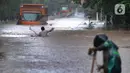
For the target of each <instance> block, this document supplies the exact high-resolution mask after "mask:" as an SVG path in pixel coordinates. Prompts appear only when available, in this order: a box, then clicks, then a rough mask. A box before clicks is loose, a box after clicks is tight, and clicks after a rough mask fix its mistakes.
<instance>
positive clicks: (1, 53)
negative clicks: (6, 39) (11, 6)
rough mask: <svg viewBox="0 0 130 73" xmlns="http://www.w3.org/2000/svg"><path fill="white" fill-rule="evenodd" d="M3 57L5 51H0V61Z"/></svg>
mask: <svg viewBox="0 0 130 73" xmlns="http://www.w3.org/2000/svg"><path fill="white" fill-rule="evenodd" d="M4 59H5V53H4V52H0V61H1V60H4Z"/></svg>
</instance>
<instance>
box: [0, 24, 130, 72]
mask: <svg viewBox="0 0 130 73" xmlns="http://www.w3.org/2000/svg"><path fill="white" fill-rule="evenodd" d="M39 27H40V26H34V30H35V31H36V32H39V31H40V28H39ZM102 32H103V33H106V34H107V35H108V36H109V37H110V39H112V40H113V41H115V42H116V44H117V45H119V47H120V50H119V51H120V53H121V58H122V70H123V71H122V73H127V72H129V71H130V56H129V55H130V53H129V52H130V46H129V45H130V38H129V37H130V33H129V32H122V31H113V32H111V31H109V32H108V31H90V30H89V31H87V30H82V31H78V30H76V31H70V30H69V31H67V30H66V31H64V30H55V31H54V32H52V34H50V36H49V37H45V38H42V37H31V36H30V35H34V33H33V32H32V31H30V30H29V26H20V25H4V26H3V25H1V27H0V41H1V42H0V73H90V69H91V62H92V58H91V57H90V56H88V55H87V52H88V48H89V47H91V46H92V39H93V38H94V36H95V35H96V34H97V33H102ZM94 73H96V72H94Z"/></svg>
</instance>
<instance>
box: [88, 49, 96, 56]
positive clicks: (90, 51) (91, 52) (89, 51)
mask: <svg viewBox="0 0 130 73" xmlns="http://www.w3.org/2000/svg"><path fill="white" fill-rule="evenodd" d="M95 51H96V48H89V50H88V55H91V54H93V53H94V52H95Z"/></svg>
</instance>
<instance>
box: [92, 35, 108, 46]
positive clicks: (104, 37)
mask: <svg viewBox="0 0 130 73" xmlns="http://www.w3.org/2000/svg"><path fill="white" fill-rule="evenodd" d="M107 40H108V37H107V35H105V34H98V35H96V36H95V38H94V41H93V42H94V43H93V44H94V47H99V46H100V45H101V44H103V43H104V42H105V41H107Z"/></svg>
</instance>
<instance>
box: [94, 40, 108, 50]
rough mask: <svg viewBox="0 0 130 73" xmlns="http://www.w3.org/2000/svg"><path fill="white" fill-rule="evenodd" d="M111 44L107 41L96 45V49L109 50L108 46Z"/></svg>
mask: <svg viewBox="0 0 130 73" xmlns="http://www.w3.org/2000/svg"><path fill="white" fill-rule="evenodd" d="M109 46H110V45H109V43H108V42H105V43H104V44H102V45H100V46H99V47H96V51H101V50H107V48H108V47H109Z"/></svg>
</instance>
